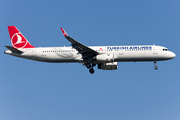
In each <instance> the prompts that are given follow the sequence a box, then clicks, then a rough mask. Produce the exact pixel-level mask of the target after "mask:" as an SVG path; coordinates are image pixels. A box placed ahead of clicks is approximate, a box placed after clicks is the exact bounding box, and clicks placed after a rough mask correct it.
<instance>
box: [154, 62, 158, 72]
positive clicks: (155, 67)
mask: <svg viewBox="0 0 180 120" xmlns="http://www.w3.org/2000/svg"><path fill="white" fill-rule="evenodd" d="M154 69H155V70H157V69H158V67H157V66H156V61H154Z"/></svg>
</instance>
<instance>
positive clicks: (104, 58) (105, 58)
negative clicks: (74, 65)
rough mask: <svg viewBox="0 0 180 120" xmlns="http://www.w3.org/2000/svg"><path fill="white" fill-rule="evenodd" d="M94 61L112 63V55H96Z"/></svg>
mask: <svg viewBox="0 0 180 120" xmlns="http://www.w3.org/2000/svg"><path fill="white" fill-rule="evenodd" d="M96 60H97V61H100V62H110V61H114V55H113V54H102V55H97V56H96Z"/></svg>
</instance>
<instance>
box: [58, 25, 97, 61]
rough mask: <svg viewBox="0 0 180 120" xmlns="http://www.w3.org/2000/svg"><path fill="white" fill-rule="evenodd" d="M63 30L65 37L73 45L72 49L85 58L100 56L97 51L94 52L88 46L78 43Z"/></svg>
mask: <svg viewBox="0 0 180 120" xmlns="http://www.w3.org/2000/svg"><path fill="white" fill-rule="evenodd" d="M61 30H62V32H63V35H64V37H65V38H66V39H67V40H69V41H70V42H71V43H72V44H71V45H72V47H73V48H74V49H76V50H77V51H78V52H79V54H82V56H83V58H87V57H93V56H96V55H97V54H98V52H96V51H95V50H93V49H91V48H89V47H87V46H86V45H83V44H82V43H79V42H78V41H76V40H74V39H73V38H71V37H69V36H68V34H67V33H66V32H65V30H64V29H63V28H61Z"/></svg>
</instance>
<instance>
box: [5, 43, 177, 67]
mask: <svg viewBox="0 0 180 120" xmlns="http://www.w3.org/2000/svg"><path fill="white" fill-rule="evenodd" d="M89 48H91V49H93V50H95V51H97V52H98V53H99V55H103V54H110V55H113V61H114V62H126V61H162V60H168V59H172V58H174V57H175V54H174V53H173V52H171V51H169V50H168V49H167V48H165V47H162V46H155V45H137V46H133V45H132V46H95V47H91V46H90V47H89ZM19 50H21V51H22V53H16V52H12V51H11V50H6V51H5V53H6V54H10V55H13V56H17V57H22V58H27V59H31V60H36V61H42V62H57V63H63V62H65V63H68V62H79V63H86V62H87V61H84V59H83V57H82V54H79V53H78V51H76V49H73V48H72V47H40V48H26V49H19ZM103 62H107V61H98V60H92V61H91V63H95V64H98V63H103ZM109 62H112V60H111V61H109Z"/></svg>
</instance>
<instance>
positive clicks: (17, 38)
mask: <svg viewBox="0 0 180 120" xmlns="http://www.w3.org/2000/svg"><path fill="white" fill-rule="evenodd" d="M8 30H9V35H10V39H11V44H12V47H13V48H35V47H34V46H32V45H31V44H30V43H29V42H28V41H27V39H26V38H25V37H24V36H23V35H22V33H21V32H20V31H19V30H18V29H17V28H16V27H15V26H8Z"/></svg>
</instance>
